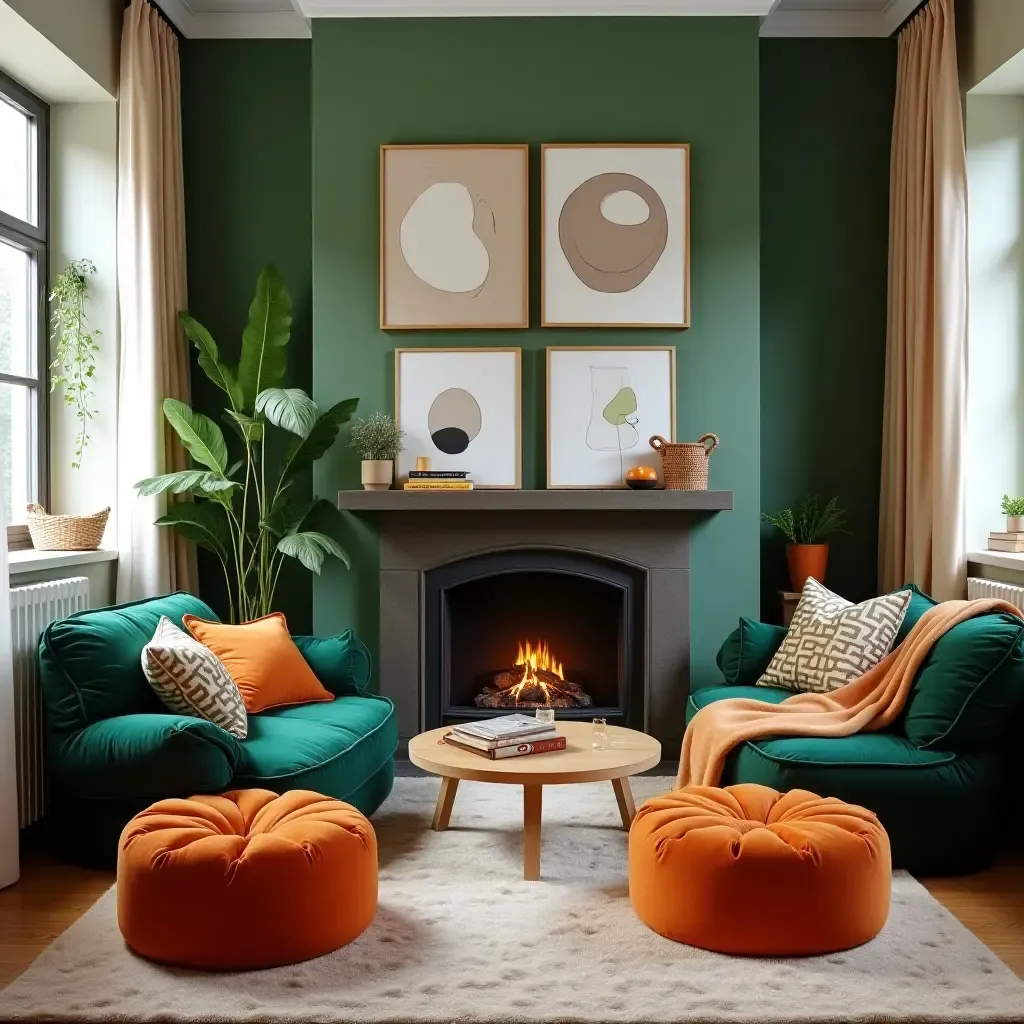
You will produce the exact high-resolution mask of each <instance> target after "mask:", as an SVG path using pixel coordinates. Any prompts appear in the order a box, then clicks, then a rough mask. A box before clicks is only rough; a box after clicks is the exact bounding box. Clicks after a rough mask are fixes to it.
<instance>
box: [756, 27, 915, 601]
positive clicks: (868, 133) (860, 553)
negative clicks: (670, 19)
mask: <svg viewBox="0 0 1024 1024" xmlns="http://www.w3.org/2000/svg"><path fill="white" fill-rule="evenodd" d="M895 78H896V41H895V40H892V39H765V40H762V42H761V500H762V506H763V508H765V509H767V510H774V509H777V508H781V507H784V506H786V505H789V504H791V503H792V502H794V501H796V500H798V499H799V498H800V497H801V496H802V495H804V494H807V493H810V492H817V493H820V494H822V495H826V496H828V495H832V494H838V495H839V496H840V497H841V498H842V501H843V503H844V504H845V506H846V508H847V509H848V510H849V523H850V531H851V534H850V535H849V536H839V537H837V538H835V540H834V542H833V545H832V552H831V558H830V563H829V573H828V578H827V580H826V582H827V583H828V585H829V586H830V587H832V588H833V589H835V590H837V591H838V592H839V593H841V594H843V595H844V596H846V597H849V598H851V599H852V600H862V599H863V598H865V597H867V596H869V595H871V594H874V593H876V567H875V563H876V550H877V524H878V490H879V474H880V459H881V454H880V453H881V434H882V393H883V371H884V362H885V309H886V261H887V247H888V218H889V205H888V203H889V198H888V197H889V145H890V135H891V132H892V109H893V99H894V90H895ZM761 578H762V590H763V611H764V613H765V615H766V617H772V618H776V619H777V617H778V614H779V602H778V595H777V590H778V589H780V588H782V587H785V589H788V586H789V585H788V583H786V573H785V565H784V555H783V547H782V542H781V541H780V540H779V538H778V537H777V536H776V535H775V534H774V532H773V531H770V530H769V529H768V528H767V527H765V528H764V530H763V541H762V577H761Z"/></svg>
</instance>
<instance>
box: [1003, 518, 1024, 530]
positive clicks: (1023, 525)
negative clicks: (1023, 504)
mask: <svg viewBox="0 0 1024 1024" xmlns="http://www.w3.org/2000/svg"><path fill="white" fill-rule="evenodd" d="M1006 532H1007V533H1024V516H1007V517H1006Z"/></svg>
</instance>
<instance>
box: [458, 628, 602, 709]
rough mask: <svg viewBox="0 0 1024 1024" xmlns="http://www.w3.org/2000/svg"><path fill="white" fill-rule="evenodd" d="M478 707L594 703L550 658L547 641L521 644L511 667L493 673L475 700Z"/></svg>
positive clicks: (565, 705)
mask: <svg viewBox="0 0 1024 1024" xmlns="http://www.w3.org/2000/svg"><path fill="white" fill-rule="evenodd" d="M473 700H474V703H475V704H476V706H477V707H478V708H544V707H550V708H585V707H590V705H591V704H592V703H593V701H592V700H591V698H590V695H589V694H588V693H587V692H586V691H585V690H584V689H583V688H582V687H581V686H580V685H579V684H578V683H575V682H573V681H572V680H571V679H566V678H565V669H564V668H563V667H562V663H561V662H560V661H558V660H557V658H555V657H554V655H552V653H551V650H550V648H549V647H548V643H547V641H546V640H538V641H537V643H536V644H532V643H531V642H530V641H529V640H527V641H526V643H525V644H524V643H522V642H521V641H520V643H519V648H518V651H517V652H516V660H515V662H514V663H513V664H512V667H511V668H506V669H502V670H501V671H500V672H497V673H495V675H494V679H493V681H492V682H491V683H489V684H486V685H485V686H484V687H483V689H482V690H481V691H480V693H478V694H477V695H476V697H474V699H473Z"/></svg>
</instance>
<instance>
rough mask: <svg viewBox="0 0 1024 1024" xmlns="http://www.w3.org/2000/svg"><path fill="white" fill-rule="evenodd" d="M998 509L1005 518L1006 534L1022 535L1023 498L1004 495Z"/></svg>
mask: <svg viewBox="0 0 1024 1024" xmlns="http://www.w3.org/2000/svg"><path fill="white" fill-rule="evenodd" d="M1000 508H1001V509H1002V510H1003V515H1004V516H1006V532H1007V533H1024V498H1011V497H1010V496H1009V495H1008V494H1004V495H1003V500H1002V503H1001V504H1000Z"/></svg>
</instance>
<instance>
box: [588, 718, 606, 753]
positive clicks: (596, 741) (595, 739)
mask: <svg viewBox="0 0 1024 1024" xmlns="http://www.w3.org/2000/svg"><path fill="white" fill-rule="evenodd" d="M590 745H591V746H592V747H593V748H594V749H595V750H607V749H608V721H607V719H604V718H595V719H594V724H593V734H592V736H591V740H590Z"/></svg>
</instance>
